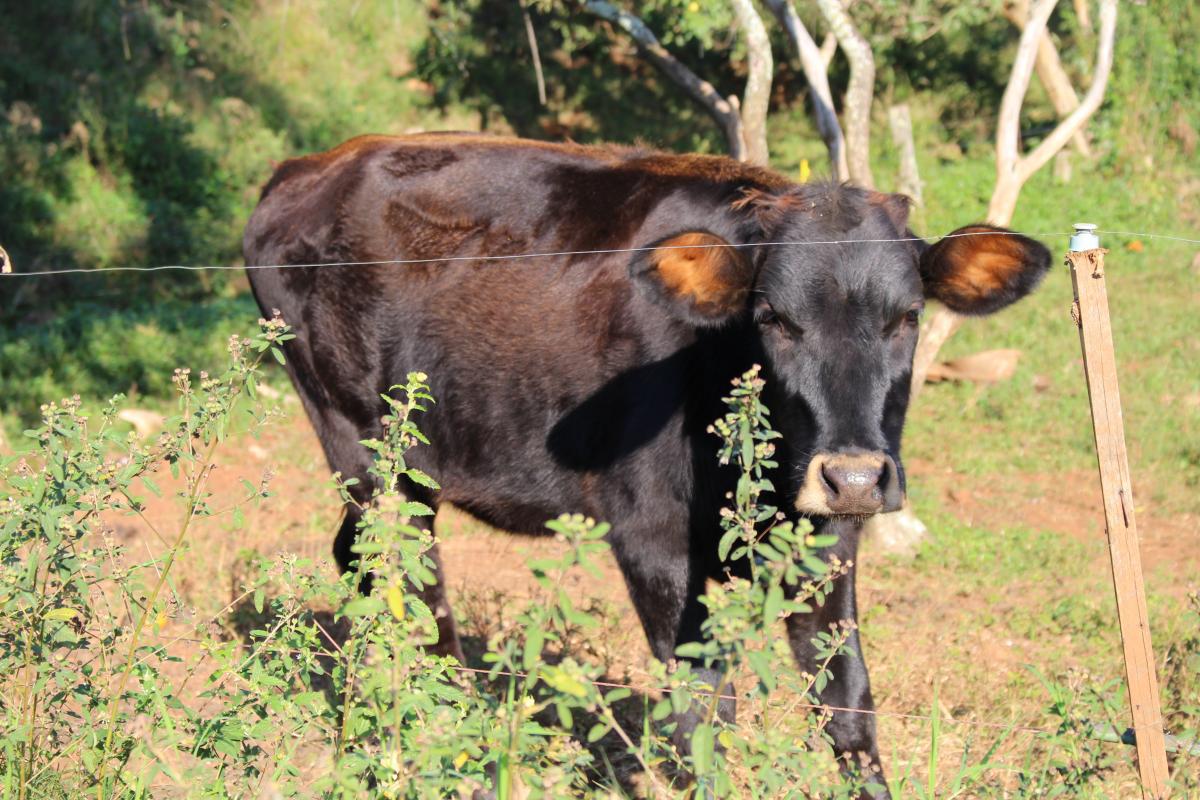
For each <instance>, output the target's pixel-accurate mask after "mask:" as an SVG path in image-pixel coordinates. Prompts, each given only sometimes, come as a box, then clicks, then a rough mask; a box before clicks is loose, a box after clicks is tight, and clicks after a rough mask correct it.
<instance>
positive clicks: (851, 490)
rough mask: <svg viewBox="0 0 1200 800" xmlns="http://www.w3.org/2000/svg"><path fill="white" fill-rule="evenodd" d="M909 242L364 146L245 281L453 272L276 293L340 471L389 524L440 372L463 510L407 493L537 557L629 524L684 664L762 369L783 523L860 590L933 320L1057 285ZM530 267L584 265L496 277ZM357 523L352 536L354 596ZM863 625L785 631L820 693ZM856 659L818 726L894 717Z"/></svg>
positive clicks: (845, 215)
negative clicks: (411, 414) (396, 483)
mask: <svg viewBox="0 0 1200 800" xmlns="http://www.w3.org/2000/svg"><path fill="white" fill-rule="evenodd" d="M907 217H908V204H907V200H906V198H904V197H901V196H898V195H885V194H880V193H876V192H868V191H864V190H862V189H857V188H854V187H851V186H847V185H836V184H830V183H816V184H803V185H796V184H793V183H791V182H789V181H787V180H786V179H785V178H783V177H781V176H780V175H778V174H776V173H774V172H771V171H769V170H765V169H759V168H756V167H750V166H747V165H744V164H738V163H736V162H734V161H731V160H729V159H727V158H721V157H710V156H679V155H671V154H665V153H659V152H652V151H646V150H640V149H633V148H621V147H583V146H577V145H557V144H546V143H539V142H531V141H520V140H513V139H503V138H490V137H484V136H475V135H465V134H428V135H417V136H406V137H398V138H392V137H362V138H358V139H354V140H352V141H350V142H347V143H346V144H343V145H341V146H340V147H337V148H335V149H334V150H331V151H329V152H327V153H321V154H318V155H312V156H307V157H304V158H298V159H293V160H290V161H287V162H285V163H284V164H283V165H281V166H280V167H279V169H278V170H277V171H276V173H275V175H274V177H273V178H272V179H271V181H270V182H269V183H268V184H267V186H266V188H265V189H264V190H263V194H262V200H261V202H260V203H259V206H258V208H257V210H256V211H255V212H254V215H253V217H252V218H251V219H250V222H249V225H248V226H247V229H246V235H245V242H244V248H245V256H246V263H247V264H248V265H277V264H321V263H329V262H372V261H376V262H386V261H389V260H394V259H406V260H420V259H434V261H428V262H426V263H420V264H388V263H382V264H374V265H357V266H354V265H351V266H333V267H324V268H316V267H313V268H293V269H286V270H273V269H259V270H252V271H251V272H250V280H251V283H252V285H253V287H254V294H255V296H256V297H257V299H258V303H259V305H260V306H261V308H262V309H263V310H264V311H269V310H271V309H279V310H280V311H281V312H282V314H283V317H284V319H285V320H287V321H288V322H289V323H291V324H292V325H293V326H294V328H295V333H296V338H295V339H294V340H293V341H291V342H289V343H288V347H287V355H288V370H289V372H290V374H291V376H292V380H293V381H294V383H295V385H296V388H297V390H298V392H299V393H300V397H301V398H302V400H303V402H304V407H305V409H306V410H307V412H308V415H309V417H310V419H311V420H312V423H313V426H314V427H315V428H316V431H317V434H318V436H319V437H320V439H321V443H322V445H323V446H324V448H325V453H326V456H327V457H328V460H329V463H330V466H331V467H332V468H333V469H335V470H338V471H340V472H341V473H342V474H343V475H344V476H346V477H356V478H358V479H359V480H360V481H362V483H361V484H360V485H359V486H358V487H357V488H356V489H355V491H356V492H359V493H360V494H361V496H360V498H359V499H365V498H366V496H367V495H369V492H370V487H369V485H368V483H367V481H368V476H367V472H366V470H367V467H368V465H369V463H370V459H371V454H370V453H369V452H368V451H367V450H366V449H365V448H363V447H362V446H361V445H360V444H359V443H358V442H359V441H360V440H361V439H365V438H368V437H377V436H379V435H380V422H379V421H380V417H381V416H382V415H383V414H384V413H385V407H384V404H383V402H382V401H381V400H380V395H381V394H382V393H384V392H387V391H388V389H389V387H391V386H392V385H393V384H396V383H399V382H401V381H402V380H403V376H404V375H405V374H406V373H407V372H408V371H410V370H417V369H419V370H422V371H425V372H427V373H428V374H429V375H430V381H431V384H432V387H433V394H434V395H435V397H436V398H437V401H438V402H437V404H436V405H435V406H433V407H432V409H431V410H430V411H429V412H428V414H426V415H425V416H424V417H423V418H422V420H421V425H422V427H423V429H424V431H425V432H426V434H427V435H428V437H429V440H430V442H431V445H430V446H429V447H423V448H419V449H417V450H416V451H414V452H413V453H412V462H413V466H416V467H419V468H421V469H423V470H424V471H426V472H427V473H429V474H430V475H432V476H433V477H434V478H435V479H436V480H437V481H438V482H439V483H440V484H441V486H442V489H441V491H440V492H439V493H437V494H431V493H430V492H429V491H428V490H425V489H423V488H422V487H419V486H416V485H411V486H408V487H406V490H407V492H408V493H409V494H410V495H411V496H413V497H415V498H419V499H421V500H423V501H425V502H427V503H429V504H430V505H431V506H433V507H435V508H436V507H437V505H438V504H439V503H440V502H442V501H447V502H451V503H453V504H455V505H457V506H459V507H461V508H463V509H466V510H467V511H469V512H470V513H472V514H474V515H475V516H477V517H478V518H480V519H482V520H484V521H486V522H488V523H489V524H491V525H494V526H496V527H499V528H504V529H507V530H510V531H518V532H524V533H537V532H541V531H543V524H544V523H545V521H546V520H548V519H550V518H553V517H555V516H557V515H559V514H562V513H564V512H582V513H585V514H588V515H590V516H592V517H595V518H597V519H604V520H608V521H610V522H611V523H612V533H611V537H610V539H611V543H612V547H613V552H614V554H615V556H616V559H617V562H618V564H619V565H620V568H621V570H622V572H623V574H624V576H625V580H626V583H627V584H628V587H629V594H630V596H631V598H632V600H633V604H634V607H635V608H636V609H637V613H638V616H639V618H640V619H641V622H642V625H643V627H644V629H645V632H646V636H647V638H648V639H649V642H650V647H651V649H652V650H653V652H654V655H655V656H656V657H658V658H659V659H663V660H667V659H670V658H672V657H673V655H674V653H675V648H676V647H677V646H678V645H679V644H681V643H684V642H688V641H694V640H695V639H696V638H697V637H698V636H699V635H700V628H701V623H702V621H703V619H704V615H705V610H704V607H703V606H702V605H701V604H700V603H699V602H698V600H697V598H698V597H699V596H700V594H701V593H702V592H703V591H704V584H705V581H706V579H708V578H715V579H718V580H719V579H722V578H723V577H724V576H725V575H726V568H727V565H725V564H722V563H721V562H720V560H719V559H718V557H717V555H716V541H717V533H718V530H719V527H718V519H719V518H718V512H719V508H720V506H721V504H722V502H723V498H724V496H725V493H726V492H727V491H728V490H729V488H731V486H732V483H731V482H732V480H733V479H734V477H735V476H734V475H732V474H731V472H732V471H731V470H730V469H729V468H721V467H719V466H718V463H717V458H716V448H717V444H718V442H717V440H716V438H715V437H714V436H713V435H712V434H711V433H707V432H706V428H707V426H708V425H709V424H710V423H711V422H712V421H713V420H714V419H715V418H717V417H718V416H720V415H721V413H722V412H723V410H724V409H723V406H722V404H721V400H720V398H721V397H722V396H723V395H725V394H727V392H728V389H729V382H730V379H731V378H733V377H734V376H737V375H739V374H740V373H742V372H743V371H744V370H746V369H747V368H748V367H749V366H750V365H752V364H754V363H761V364H762V365H763V366H764V374H765V376H766V378H767V389H766V395H765V401H766V403H767V405H768V406H769V407H770V408H771V410H772V411H773V418H774V421H775V425H776V427H777V428H778V429H779V431H780V432H781V433H782V434H783V438H782V444H781V445H780V447H779V449H778V451H777V455H778V456H779V458H778V460H779V462H780V468H779V470H778V474H777V475H773V476H771V477H772V480H773V482H774V485H775V486H776V487H777V489H778V491H779V492H780V493H781V495H782V497H780V498H779V501H778V505H779V506H780V507H784V508H787V509H789V510H794V512H793V513H795V514H797V515H805V516H808V517H810V518H811V519H812V520H813V522H814V524H815V525H816V526H817V527H818V529H820V530H823V531H825V532H832V533H836V534H838V544H837V545H836V546H835V547H834V548H833V549H832V552H831V553H829V554H827V555H830V556H832V555H836V556H837V557H839V558H840V559H841V560H842V561H852V560H853V559H854V558H855V552H856V550H857V547H858V539H859V534H860V530H861V526H862V521H863V519H864V517H866V516H869V515H871V514H874V513H876V512H881V511H891V510H895V509H897V508H899V506H900V503H901V501H902V497H903V493H904V468H903V466H902V463H901V460H900V437H901V429H902V427H903V423H904V415H905V411H906V407H907V404H908V396H909V383H910V375H911V371H912V359H913V349H914V346H915V344H916V340H917V323H918V319H919V316H920V314H921V310H922V307H923V306H924V303H925V300H926V299H927V298H935V299H937V300H939V301H941V302H942V303H944V304H945V305H947V306H949V307H950V308H952V309H954V310H955V311H959V312H962V313H966V314H987V313H990V312H993V311H996V310H997V309H1000V308H1003V307H1004V306H1006V305H1008V304H1009V303H1011V302H1013V301H1015V300H1017V299H1018V298H1020V297H1022V296H1023V295H1025V294H1026V293H1028V292H1029V291H1030V290H1031V289H1032V288H1033V287H1034V286H1035V285H1036V284H1037V283H1038V281H1039V280H1040V279H1041V277H1042V275H1043V274H1044V273H1045V271H1046V269H1047V267H1048V265H1049V263H1050V256H1049V252H1048V251H1047V250H1046V248H1045V247H1043V246H1042V245H1040V244H1038V243H1036V242H1034V241H1032V240H1030V239H1027V238H1025V237H1023V236H1019V235H1016V234H1013V233H1009V232H1005V231H1001V230H1000V229H997V228H991V227H988V226H984V225H975V226H971V227H969V228H964V229H962V230H960V231H958V232H957V233H959V234H982V235H963V236H953V237H948V238H944V239H942V240H941V241H940V242H938V243H937V244H935V245H933V246H929V245H927V244H926V243H924V242H923V241H921V240H919V239H916V237H914V236H913V234H912V233H911V231H909V230H908V227H907ZM829 242H836V243H834V244H828V243H829ZM768 243H785V244H776V245H770V244H768ZM801 243H810V244H807V245H806V244H801ZM817 243H821V244H817ZM730 244H733V245H744V246H743V247H729V246H725V245H730ZM714 245H717V246H714ZM759 245H762V246H759ZM613 250H616V251H624V252H604V251H613ZM574 251H584V252H574ZM589 251H590V252H589ZM529 253H548V254H558V255H544V256H539V257H535V258H513V259H511V260H475V259H476V257H481V256H506V255H512V256H519V255H523V254H529ZM436 259H446V260H440V261H438V260H436ZM356 522H357V512H356V510H355V509H354V508H353V507H351V508H348V509H347V512H346V517H345V520H344V521H343V523H342V527H341V530H340V531H339V533H338V535H337V539H336V542H335V544H334V553H335V555H336V557H337V560H338V562H339V564H340V565H341V566H342V567H343V568H349V567H350V566H351V561H352V559H353V556H352V554H351V551H350V545H351V543H352V541H353V539H354V535H355V523H356ZM426 599H427V601H428V602H429V604H430V606H431V607H432V608H434V609H435V610H436V611H438V612H439V613H440V615H441V618H440V628H441V642H440V647H441V648H442V649H443V650H444V651H445V652H449V653H453V654H455V655H457V656H458V657H459V658H461V657H462V655H461V650H460V647H459V643H458V638H457V634H456V632H455V628H454V622H453V617H452V616H451V615H450V609H449V606H448V605H447V603H446V600H445V597H444V594H443V593H442V584H439V585H438V586H437V587H435V588H434V589H433V590H432V594H431V595H430V596H428V597H427V598H426ZM855 614H856V610H855V591H854V573H853V571H851V572H850V574H849V575H847V576H846V577H845V578H844V579H842V580H839V581H838V582H837V583H836V586H835V588H834V590H833V593H832V596H831V597H829V598H828V600H827V602H826V603H825V604H824V606H823V607H821V608H819V609H818V610H817V611H815V612H814V613H812V614H811V615H806V616H793V617H792V618H790V619H789V620H788V623H787V630H788V636H789V639H790V642H791V646H792V649H793V651H794V653H795V656H796V659H797V661H798V662H799V665H800V667H801V668H802V669H807V670H810V671H811V670H812V669H813V659H814V652H813V644H812V639H813V636H814V634H815V633H817V632H819V631H824V630H827V627H828V625H829V623H830V622H832V621H836V620H841V619H853V618H854V617H855ZM851 646H852V649H853V651H854V652H855V655H851V656H847V657H839V658H838V659H836V660H835V661H834V662H833V664H832V670H833V673H834V676H835V677H834V679H833V680H832V681H831V682H830V683H829V685H828V687H827V688H826V690H825V691H824V692H823V693H822V695H821V699H822V701H823V702H825V703H828V704H829V705H831V706H837V707H840V708H850V709H863V710H870V709H872V708H873V704H872V700H871V692H870V688H869V685H868V680H867V670H866V667H865V666H864V664H863V662H862V659H861V657H860V656H859V655H858V654H857V653H858V652H859V645H858V640H857V638H855V639H853V640H852V642H851ZM829 733H830V734H831V735H832V738H833V741H834V745H835V748H836V750H837V751H838V753H839V754H840V755H842V756H846V757H848V758H865V759H866V760H867V761H869V763H870V764H871V765H877V764H878V763H879V753H878V748H877V745H876V736H875V724H874V719H873V717H872V716H871V715H870V714H859V713H844V712H835V713H834V714H833V718H832V722H831V724H830V726H829ZM872 768H874V769H878V767H876V766H873V767H872Z"/></svg>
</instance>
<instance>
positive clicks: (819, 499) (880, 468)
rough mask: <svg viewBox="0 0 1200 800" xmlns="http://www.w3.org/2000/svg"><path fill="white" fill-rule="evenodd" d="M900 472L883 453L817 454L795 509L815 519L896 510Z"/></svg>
mask: <svg viewBox="0 0 1200 800" xmlns="http://www.w3.org/2000/svg"><path fill="white" fill-rule="evenodd" d="M903 499H904V498H903V495H902V493H901V491H900V472H899V470H898V469H897V468H896V462H895V461H894V460H893V459H892V457H891V456H889V455H887V454H886V453H879V452H871V453H863V452H859V453H818V454H817V455H815V456H813V459H812V461H810V462H809V464H808V471H807V472H806V473H805V475H804V483H803V484H802V485H801V486H800V494H799V495H797V497H796V510H797V511H800V512H801V513H803V514H816V515H818V516H863V517H865V516H869V515H871V514H877V513H879V512H881V511H898V510H900V505H901V503H902V502H903Z"/></svg>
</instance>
